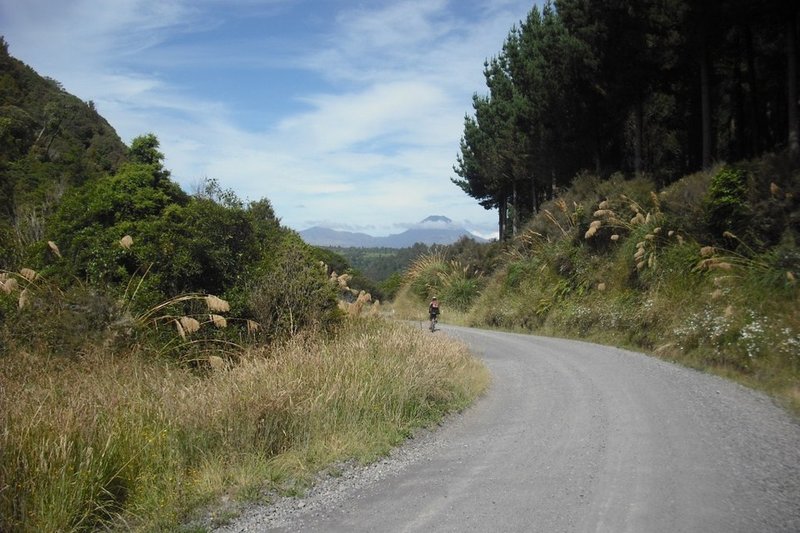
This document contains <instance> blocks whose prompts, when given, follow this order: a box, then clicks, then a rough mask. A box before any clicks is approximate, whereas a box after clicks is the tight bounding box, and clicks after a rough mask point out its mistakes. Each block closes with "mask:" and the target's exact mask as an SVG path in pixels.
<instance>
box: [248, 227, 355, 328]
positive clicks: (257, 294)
mask: <svg viewBox="0 0 800 533" xmlns="http://www.w3.org/2000/svg"><path fill="white" fill-rule="evenodd" d="M254 274H255V277H254V278H253V279H252V280H251V281H250V283H249V285H250V288H249V290H248V293H249V296H248V307H249V310H250V312H251V313H252V315H253V316H254V317H255V319H256V320H257V321H258V322H259V324H261V327H262V328H263V332H264V334H265V335H266V337H267V338H270V339H271V338H275V337H277V338H285V337H288V336H292V335H294V334H296V333H297V332H299V331H300V330H301V329H303V328H307V327H312V328H318V329H320V330H323V331H324V330H330V329H331V328H333V327H335V326H336V325H337V324H338V322H339V320H340V319H341V312H340V310H339V308H338V305H337V293H336V289H335V287H334V286H333V285H332V284H331V283H330V282H329V279H328V272H327V269H326V268H325V267H324V266H323V265H321V264H319V263H318V262H315V261H314V260H313V252H312V251H311V249H310V248H309V247H308V246H307V245H306V244H304V243H303V242H302V241H301V240H300V238H299V237H297V236H296V235H294V234H288V235H287V236H286V237H285V239H284V241H283V242H282V243H281V246H280V247H279V249H278V250H276V253H275V255H274V256H273V257H272V258H270V259H269V260H268V261H266V262H265V263H264V265H263V266H262V267H260V268H259V269H258V270H257V271H256V272H255V273H254Z"/></svg>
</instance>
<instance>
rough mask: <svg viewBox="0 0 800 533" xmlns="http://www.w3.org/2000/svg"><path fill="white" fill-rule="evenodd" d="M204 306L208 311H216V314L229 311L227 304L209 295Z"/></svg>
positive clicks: (229, 307)
mask: <svg viewBox="0 0 800 533" xmlns="http://www.w3.org/2000/svg"><path fill="white" fill-rule="evenodd" d="M206 305H207V306H208V310H209V311H216V312H217V313H225V312H228V311H230V310H231V306H230V304H229V303H228V302H226V301H225V300H223V299H222V298H218V297H217V296H213V295H211V294H209V295H208V296H206Z"/></svg>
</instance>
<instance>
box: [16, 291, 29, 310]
mask: <svg viewBox="0 0 800 533" xmlns="http://www.w3.org/2000/svg"><path fill="white" fill-rule="evenodd" d="M17 304H18V305H19V308H20V309H22V308H23V307H25V306H26V305H28V289H22V292H21V293H19V301H18V302H17Z"/></svg>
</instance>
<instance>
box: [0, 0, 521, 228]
mask: <svg viewBox="0 0 800 533" xmlns="http://www.w3.org/2000/svg"><path fill="white" fill-rule="evenodd" d="M532 6H533V2H532V1H531V0H526V1H520V0H483V1H479V0H399V1H394V2H393V1H380V0H375V1H369V0H362V1H357V0H313V1H312V0H230V1H224V0H24V1H22V0H0V34H2V35H4V36H5V38H6V41H7V42H8V44H9V51H10V53H11V54H12V55H13V56H14V57H16V58H18V59H20V60H22V61H23V62H25V63H27V64H28V65H30V66H31V67H33V68H34V69H35V70H36V71H37V72H39V74H41V75H43V76H49V77H51V78H54V79H56V80H58V81H60V82H61V83H62V84H63V85H64V88H65V89H66V90H67V91H69V92H71V93H73V94H75V95H77V96H78V97H80V98H81V99H83V100H92V101H93V102H94V103H95V105H96V107H97V109H98V111H99V112H100V113H101V114H102V115H103V116H104V117H106V118H107V119H108V120H109V122H110V123H111V125H112V126H114V128H115V129H116V130H117V132H118V133H119V134H120V136H121V137H122V139H123V141H125V142H126V143H130V141H131V139H133V138H134V137H136V136H137V135H140V134H143V133H148V132H152V133H155V134H156V135H157V136H158V138H159V140H160V142H161V149H162V151H163V152H164V153H165V155H166V166H167V168H169V169H170V170H171V171H172V174H173V177H174V179H175V180H176V181H178V182H179V183H180V184H181V186H182V187H183V188H184V189H185V190H187V191H188V192H192V191H193V190H194V188H195V187H196V185H197V184H198V183H199V182H200V181H201V180H202V179H203V178H215V179H217V180H218V181H219V183H220V184H221V186H222V187H224V188H229V189H232V190H234V191H235V192H236V193H237V194H238V195H239V196H240V197H241V198H243V199H245V200H257V199H260V198H264V197H266V198H269V200H270V201H271V202H272V205H273V207H274V208H275V211H276V213H277V214H278V216H279V217H280V218H281V220H282V222H283V224H284V225H286V226H288V227H291V228H293V229H296V230H302V229H305V228H307V227H310V226H314V225H323V226H327V227H332V228H334V229H344V230H352V231H363V232H366V233H371V234H373V235H385V234H388V233H397V232H398V231H402V229H403V228H405V227H408V226H410V225H412V224H413V223H416V222H418V221H420V220H422V219H423V218H425V217H426V216H428V215H434V214H435V215H445V216H448V217H449V218H451V219H453V220H454V221H456V222H458V223H462V224H464V225H465V226H466V227H467V228H469V229H470V230H473V231H475V232H476V233H478V234H481V235H485V236H488V235H492V234H493V233H495V232H496V222H497V221H496V219H497V215H496V213H495V212H494V211H487V210H485V209H483V208H482V207H480V206H479V205H478V204H477V202H475V201H474V200H473V199H472V198H470V197H469V196H467V195H466V194H464V193H463V192H462V191H461V190H460V189H459V188H458V187H457V186H455V185H453V184H452V183H451V182H450V178H452V177H454V173H453V170H452V166H453V164H454V163H455V160H456V155H457V154H458V143H459V139H460V137H461V133H462V130H463V119H464V114H465V113H470V112H471V98H472V94H473V93H475V92H478V93H481V94H482V93H484V92H485V90H486V88H485V84H484V80H483V74H482V69H483V62H484V60H485V59H487V58H489V57H491V56H493V55H496V54H497V53H498V52H499V51H500V49H501V47H502V44H503V40H504V39H505V37H506V36H507V34H508V31H509V30H510V29H511V26H512V25H514V24H516V23H518V22H519V21H520V20H522V19H524V18H525V16H526V15H527V13H528V11H529V10H530V9H531V8H532Z"/></svg>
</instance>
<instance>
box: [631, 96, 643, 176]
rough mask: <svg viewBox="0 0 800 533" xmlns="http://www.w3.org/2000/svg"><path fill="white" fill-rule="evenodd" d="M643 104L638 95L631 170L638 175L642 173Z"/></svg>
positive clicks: (635, 109)
mask: <svg viewBox="0 0 800 533" xmlns="http://www.w3.org/2000/svg"><path fill="white" fill-rule="evenodd" d="M643 129H644V104H643V103H642V97H639V98H638V100H637V102H636V106H635V108H634V130H635V131H634V132H633V136H634V137H633V172H634V175H636V176H639V175H641V173H642V144H643V142H642V139H643V138H644V134H643V132H642V130H643Z"/></svg>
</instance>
